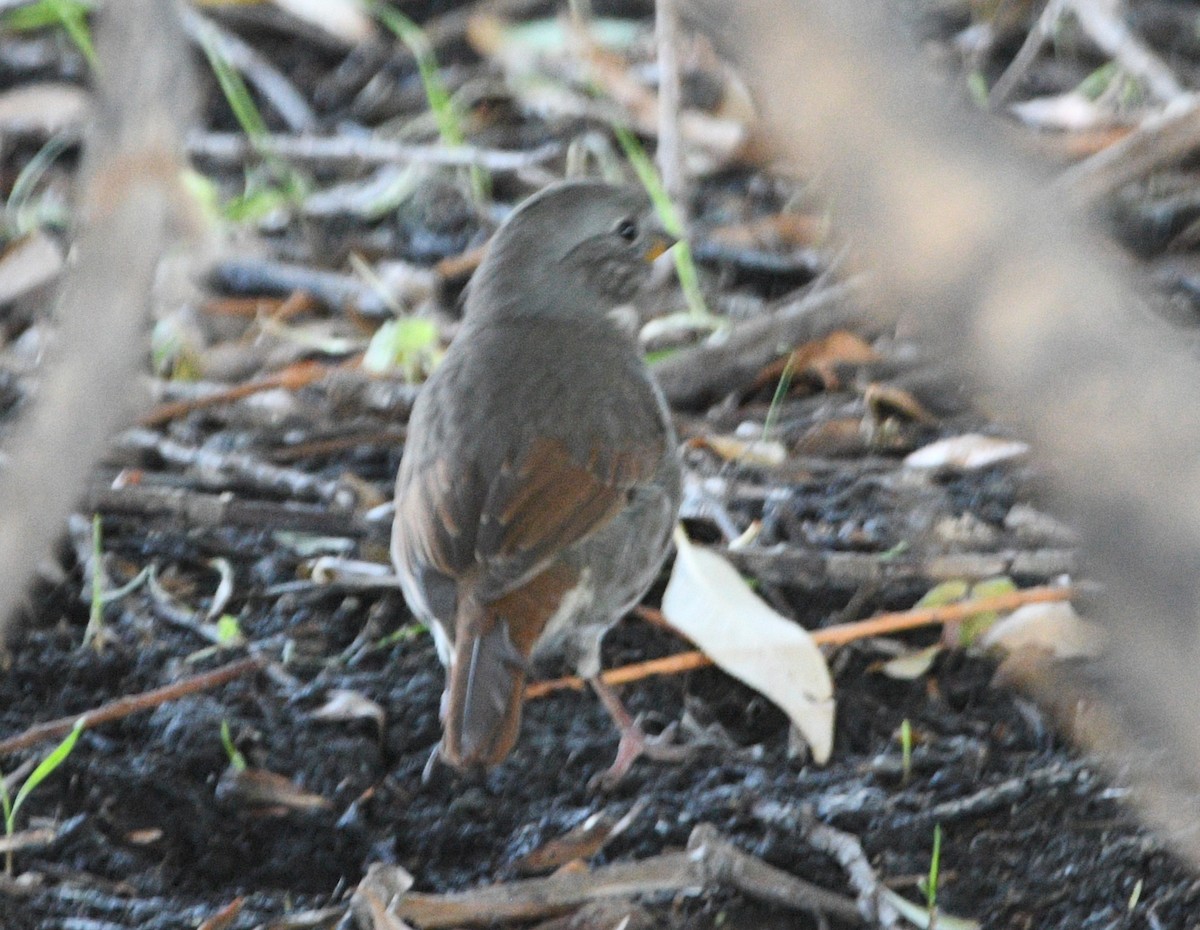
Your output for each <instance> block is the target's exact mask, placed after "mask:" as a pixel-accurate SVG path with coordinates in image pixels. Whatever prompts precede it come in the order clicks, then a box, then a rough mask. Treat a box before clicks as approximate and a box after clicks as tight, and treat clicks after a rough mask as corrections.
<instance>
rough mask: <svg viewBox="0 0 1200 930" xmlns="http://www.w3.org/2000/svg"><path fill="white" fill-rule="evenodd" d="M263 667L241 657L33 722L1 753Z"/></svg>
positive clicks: (0, 748) (2, 742) (0, 744)
mask: <svg viewBox="0 0 1200 930" xmlns="http://www.w3.org/2000/svg"><path fill="white" fill-rule="evenodd" d="M262 667H263V661H262V660H261V659H258V658H254V657H251V658H249V659H239V660H238V661H237V662H230V663H229V664H228V665H222V666H221V667H220V668H215V669H213V670H212V671H211V672H204V673H202V674H200V675H192V676H191V677H190V678H184V679H183V680H182V681H177V682H175V683H174V684H170V685H164V686H163V687H161V688H155V689H154V690H152V691H143V692H141V693H140V694H131V695H128V696H126V697H122V698H117V699H116V700H115V701H109V702H108V703H107V704H101V705H100V706H99V707H97V708H94V709H93V710H85V711H80V712H79V713H78V714H72V715H71V716H69V717H59V718H58V719H57V720H50V721H47V722H46V723H38V724H34V725H33V726H31V727H30V728H29V729H27V730H25V732H23V733H18V734H17V735H16V736H10V737H9V738H8V739H6V740H0V755H8V754H9V753H12V752H16V751H17V750H19V749H28V748H29V747H30V746H36V745H37V744H38V743H42V742H45V741H46V740H51V739H57V738H58V737H60V736H65V735H66V734H67V733H70V732H71V730H72V729H74V727H75V723H76V721H77V720H79V718H80V717H82V718H84V720H85V721H86V723H85V725H86V726H87V727H88V728H91V727H95V726H98V725H99V724H102V723H111V722H112V721H114V720H122V719H124V718H125V717H128V716H130V715H131V714H136V713H138V712H139V711H143V710H152V709H154V708H155V707H158V706H159V705H160V704H165V703H167V701H174V700H178V699H179V698H181V697H186V696H187V695H189V694H196V693H197V692H199V691H210V690H212V689H213V688H216V687H219V686H220V685H223V684H227V683H228V682H231V681H233V680H234V679H235V678H240V677H241V676H243V675H246V674H248V673H250V672H256V671H258V670H259V669H261V668H262Z"/></svg>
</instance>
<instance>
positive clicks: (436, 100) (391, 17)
mask: <svg viewBox="0 0 1200 930" xmlns="http://www.w3.org/2000/svg"><path fill="white" fill-rule="evenodd" d="M369 6H370V9H371V12H372V13H373V14H374V16H375V18H376V19H378V20H379V21H380V22H381V23H383V25H384V26H386V27H387V28H388V29H389V30H390V31H391V32H392V34H393V35H395V36H396V38H397V39H399V40H400V41H401V42H403V43H404V44H405V46H406V47H407V48H408V50H409V51H410V52H412V56H413V58H415V59H416V62H417V73H418V74H419V75H420V77H421V86H422V87H423V88H424V90H425V99H426V100H427V101H428V102H429V110H430V112H431V113H432V114H433V120H434V123H435V124H436V125H437V130H438V135H439V136H440V137H441V139H442V142H444V143H445V144H446V145H447V146H449V147H450V148H458V147H459V146H462V145H465V144H466V141H467V136H466V133H465V132H464V131H463V128H462V113H461V111H460V108H459V107H458V105H457V104H456V103H455V101H454V98H453V97H451V96H450V91H449V90H448V89H447V87H446V83H445V81H443V80H442V74H441V70H440V69H439V68H438V62H437V56H436V55H434V53H433V45H432V44H431V43H430V41H429V37H428V36H426V35H425V32H424V30H422V29H421V27H420V26H418V25H417V24H416V23H415V22H413V21H412V20H411V19H409V18H408V17H407V16H405V15H404V14H403V13H401V12H400V11H399V10H397V9H394V8H393V7H390V6H387V5H385V4H383V3H380V2H378V0H370V3H369ZM470 175H471V193H472V194H474V195H475V199H476V200H487V199H488V198H489V197H490V196H491V191H492V178H491V175H490V174H488V173H487V171H485V170H484V169H483V168H482V167H481V166H480V165H471V168H470Z"/></svg>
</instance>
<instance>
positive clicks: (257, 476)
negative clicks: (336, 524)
mask: <svg viewBox="0 0 1200 930" xmlns="http://www.w3.org/2000/svg"><path fill="white" fill-rule="evenodd" d="M113 445H114V448H115V449H117V450H119V451H123V452H128V451H136V452H150V453H154V454H155V455H158V456H160V457H161V458H162V459H163V460H164V461H166V462H168V463H170V464H171V465H175V466H178V467H182V468H189V469H192V470H193V471H194V472H195V473H196V475H197V476H198V479H199V480H198V483H199V484H200V485H201V486H203V487H205V488H206V490H212V489H213V488H226V487H228V485H230V484H231V483H235V482H236V483H238V484H243V485H247V486H249V487H252V488H254V489H256V490H259V491H262V492H266V493H269V494H279V495H281V496H286V497H289V498H297V497H298V498H308V499H309V500H318V501H323V502H325V503H330V504H332V503H336V499H337V497H338V496H339V495H340V494H342V493H344V486H343V485H342V484H341V483H340V482H338V481H336V480H329V479H321V478H317V477H315V476H313V475H310V474H309V473H308V472H304V471H300V470H299V469H295V468H286V467H283V466H280V465H272V464H271V463H270V462H264V461H262V460H261V459H258V458H256V457H255V456H253V455H247V454H246V453H244V452H218V451H216V450H215V449H211V448H206V447H197V446H186V445H184V444H183V443H180V442H175V441H174V440H173V439H168V438H167V437H166V436H163V435H162V434H160V433H156V432H154V431H153V430H148V429H131V430H126V431H125V432H124V433H122V434H121V435H120V436H118V437H117V439H116V441H115V442H114V443H113Z"/></svg>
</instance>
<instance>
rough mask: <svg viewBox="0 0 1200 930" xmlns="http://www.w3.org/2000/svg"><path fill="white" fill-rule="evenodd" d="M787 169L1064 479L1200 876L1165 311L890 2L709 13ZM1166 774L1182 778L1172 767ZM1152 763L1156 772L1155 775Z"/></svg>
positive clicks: (1186, 605)
mask: <svg viewBox="0 0 1200 930" xmlns="http://www.w3.org/2000/svg"><path fill="white" fill-rule="evenodd" d="M699 12H700V13H701V14H702V19H703V20H704V22H703V28H705V30H706V31H708V32H709V33H710V35H712V36H714V37H717V36H721V37H723V38H722V40H721V41H722V42H723V43H726V44H727V45H729V46H730V47H729V51H730V53H731V54H732V55H733V57H734V58H736V59H737V60H738V61H739V63H740V64H741V66H742V67H743V68H744V70H745V72H746V74H747V75H748V77H749V79H750V80H751V82H752V83H753V85H754V87H755V90H756V92H757V94H758V97H759V99H760V100H761V101H762V102H763V105H764V108H765V111H766V114H765V115H766V119H767V122H768V124H769V125H770V127H771V128H772V129H773V130H774V132H775V133H776V135H775V142H776V144H777V148H778V149H779V150H780V152H781V153H783V154H785V155H787V154H788V153H791V154H793V155H794V153H797V152H800V151H803V152H805V153H806V154H807V153H812V152H814V151H815V152H816V153H817V154H818V156H819V161H820V164H821V170H822V176H823V177H826V178H828V180H829V182H830V184H831V186H832V188H833V190H832V191H831V194H832V196H831V202H832V203H835V204H837V207H838V217H837V218H838V221H839V222H841V223H842V224H843V225H844V226H845V227H846V230H847V232H849V233H850V235H851V236H852V238H853V239H854V241H855V242H856V243H857V244H858V245H860V246H861V247H862V248H863V250H864V252H865V254H866V255H867V257H868V260H869V261H870V264H871V268H872V272H873V278H872V280H873V281H874V282H876V283H877V284H879V292H878V302H879V303H881V304H887V305H889V306H890V307H892V308H902V309H903V310H905V311H906V312H907V313H908V314H909V315H910V317H911V318H913V319H914V320H916V321H918V322H919V323H920V324H921V325H922V326H923V327H924V332H925V336H926V338H927V339H928V340H929V341H930V342H932V343H933V344H934V345H936V346H937V347H939V348H940V349H941V350H942V351H943V352H944V353H945V354H947V355H952V356H956V357H958V358H964V359H966V360H967V361H968V362H969V364H970V367H971V368H972V369H973V371H974V373H975V375H976V376H977V378H978V379H979V380H980V381H981V382H982V384H983V386H984V387H985V388H987V389H989V390H990V392H991V397H992V399H993V401H994V403H995V404H996V405H997V406H998V408H999V412H1000V413H1001V415H1002V416H1004V417H1006V418H1007V419H1009V420H1010V421H1011V422H1013V423H1015V424H1017V425H1019V426H1021V427H1022V428H1023V429H1024V430H1025V431H1026V432H1027V433H1028V434H1029V436H1030V437H1031V438H1033V439H1034V440H1035V441H1036V443H1037V446H1038V451H1039V454H1040V457H1041V458H1042V460H1043V464H1044V466H1045V468H1046V470H1047V471H1048V472H1049V473H1051V475H1052V476H1053V477H1054V484H1055V493H1056V495H1057V504H1058V509H1059V512H1060V513H1061V514H1063V515H1065V516H1068V517H1070V518H1071V519H1072V520H1073V521H1074V522H1075V524H1076V526H1078V528H1079V529H1080V530H1081V532H1082V533H1083V535H1084V540H1085V546H1086V549H1087V553H1088V558H1089V562H1090V564H1089V570H1090V572H1093V573H1094V574H1095V575H1096V576H1097V577H1099V578H1100V579H1101V580H1103V581H1104V582H1105V583H1106V593H1105V599H1104V604H1103V606H1102V608H1101V610H1102V617H1101V619H1103V620H1105V621H1106V622H1107V624H1108V625H1109V627H1110V628H1111V630H1112V635H1113V641H1114V643H1115V645H1114V649H1113V661H1114V672H1113V679H1114V682H1113V684H1114V690H1115V692H1116V693H1117V694H1118V695H1119V696H1121V699H1122V700H1121V703H1122V704H1123V705H1124V707H1125V708H1127V709H1132V710H1133V711H1134V712H1136V713H1137V714H1138V715H1139V717H1140V718H1141V719H1142V720H1143V721H1145V720H1150V721H1153V722H1154V724H1155V726H1154V728H1153V730H1154V732H1153V733H1149V732H1147V729H1146V728H1145V726H1144V725H1143V728H1142V732H1141V733H1139V736H1140V737H1145V738H1149V737H1150V736H1154V737H1157V738H1156V740H1155V746H1156V748H1157V749H1158V750H1159V751H1160V752H1161V753H1162V754H1164V755H1160V756H1158V757H1157V759H1156V761H1155V762H1154V763H1147V762H1145V761H1144V760H1145V759H1147V758H1149V757H1148V756H1147V755H1146V754H1145V753H1144V752H1142V753H1139V752H1136V751H1132V750H1130V751H1126V752H1124V753H1122V754H1120V755H1119V757H1118V758H1119V761H1120V763H1121V764H1122V765H1135V764H1136V763H1137V762H1138V761H1139V760H1141V766H1140V768H1141V771H1135V772H1134V774H1135V775H1136V776H1138V777H1137V778H1136V780H1135V783H1136V785H1137V786H1139V787H1141V788H1142V789H1143V790H1142V791H1141V797H1142V800H1143V801H1144V802H1146V803H1147V805H1148V808H1149V809H1150V810H1151V812H1152V813H1154V814H1156V815H1157V819H1158V820H1159V822H1160V824H1162V825H1164V826H1165V827H1166V828H1167V829H1166V832H1167V835H1168V836H1169V837H1170V838H1171V839H1173V840H1174V841H1175V842H1176V843H1177V844H1179V845H1180V846H1181V847H1182V848H1183V849H1185V850H1186V851H1187V852H1188V853H1190V855H1191V856H1192V858H1193V861H1200V830H1198V828H1200V792H1198V791H1197V790H1196V788H1197V782H1196V777H1197V776H1196V775H1195V774H1194V773H1197V772H1200V723H1198V722H1197V719H1196V715H1195V708H1196V707H1197V706H1200V675H1198V674H1197V672H1196V669H1197V667H1200V636H1198V635H1197V634H1198V633H1200V627H1198V625H1197V613H1196V605H1197V604H1198V603H1200V417H1197V416H1195V415H1194V413H1193V411H1194V409H1195V405H1194V384H1195V381H1196V378H1197V374H1198V366H1197V361H1196V359H1195V358H1194V356H1193V354H1192V353H1191V352H1190V351H1187V349H1186V344H1185V341H1184V340H1182V339H1180V335H1179V333H1177V332H1172V331H1169V330H1168V327H1167V325H1166V324H1165V323H1164V322H1162V321H1161V320H1159V319H1157V318H1155V317H1153V316H1152V315H1150V314H1147V313H1144V312H1141V311H1142V305H1141V302H1140V300H1139V298H1138V297H1137V295H1136V294H1135V293H1134V291H1133V289H1132V287H1131V285H1130V277H1131V276H1130V274H1129V273H1128V272H1127V271H1126V270H1125V269H1122V268H1121V267H1119V263H1118V261H1117V260H1116V259H1115V258H1114V253H1113V250H1112V249H1111V247H1106V246H1104V245H1102V244H1101V243H1100V241H1099V240H1098V239H1097V238H1096V237H1095V236H1094V235H1093V234H1091V233H1090V232H1089V231H1088V230H1087V228H1086V224H1085V223H1084V222H1083V221H1082V220H1081V218H1080V217H1078V216H1071V215H1069V211H1068V210H1067V209H1066V202H1065V198H1064V197H1062V196H1061V194H1060V195H1059V196H1057V197H1055V196H1053V195H1052V194H1051V193H1050V191H1051V188H1050V179H1049V178H1048V177H1045V176H1044V172H1039V171H1038V170H1037V169H1035V168H1034V167H1032V166H1031V165H1029V164H1025V163H1022V162H1021V161H1019V160H1018V159H1017V157H1016V156H1015V155H1013V156H1011V157H1005V154H1004V153H1005V152H1006V148H1005V143H1004V140H1003V139H1002V138H1000V137H999V136H998V134H997V133H996V132H995V131H994V128H993V127H989V126H988V125H987V124H986V123H985V122H984V119H983V117H982V116H981V115H980V114H979V113H976V112H971V111H968V110H967V109H966V107H965V106H964V107H963V108H962V109H961V110H960V111H955V112H947V108H946V105H945V101H944V99H943V98H944V86H939V89H938V90H937V91H935V90H934V89H933V87H932V86H931V85H930V84H928V83H927V82H926V76H925V75H923V74H921V73H920V71H919V70H918V69H919V64H918V63H919V62H921V61H922V58H921V56H920V55H919V54H918V53H917V51H916V49H915V47H912V46H910V45H906V44H905V43H904V42H902V41H899V40H898V37H899V36H901V35H902V34H903V28H902V27H901V26H900V24H898V23H896V22H893V21H892V15H893V14H892V13H889V12H888V11H887V10H885V8H884V5H883V4H880V3H870V2H869V3H839V2H836V0H824V2H822V0H811V2H796V3H785V2H772V3H762V4H755V5H753V6H752V7H743V6H740V5H739V6H738V7H737V9H736V11H734V12H736V15H732V12H731V9H730V8H725V7H724V6H723V5H721V4H718V3H716V2H715V0H710V2H707V3H703V4H700V5H699ZM1164 758H1170V759H1171V760H1173V762H1174V764H1173V765H1165V764H1162V760H1163V759H1164ZM1151 766H1153V771H1151Z"/></svg>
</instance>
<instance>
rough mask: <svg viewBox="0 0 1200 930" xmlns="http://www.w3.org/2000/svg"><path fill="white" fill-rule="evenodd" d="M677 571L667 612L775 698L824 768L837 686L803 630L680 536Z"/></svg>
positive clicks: (739, 675) (719, 660) (717, 659)
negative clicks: (834, 689)
mask: <svg viewBox="0 0 1200 930" xmlns="http://www.w3.org/2000/svg"><path fill="white" fill-rule="evenodd" d="M675 545H676V548H677V550H678V553H677V555H676V557H675V569H674V571H672V573H671V580H670V582H669V583H668V584H667V590H666V593H665V594H664V595H663V601H662V612H663V615H664V616H665V617H666V618H667V620H668V621H669V622H670V624H671V626H673V627H674V628H675V629H676V630H678V631H679V632H680V633H682V634H683V635H684V636H686V637H687V638H688V639H690V640H691V641H692V642H694V643H695V644H696V646H697V647H698V648H700V649H701V650H702V651H703V652H704V654H705V655H707V656H708V657H709V658H710V659H712V660H713V662H714V663H715V664H716V665H717V666H718V667H719V668H721V669H722V670H724V671H725V672H727V673H728V674H730V675H732V676H733V677H734V678H736V679H738V680H739V681H741V682H743V683H745V684H747V685H749V686H750V687H751V688H754V689H755V690H756V691H758V692H759V693H760V694H762V695H764V696H765V697H767V698H769V699H770V700H771V701H773V702H774V703H775V704H776V705H777V706H778V707H780V708H781V709H782V710H783V711H784V713H786V714H787V715H788V717H789V718H790V719H791V721H792V723H794V724H795V725H796V727H797V728H798V729H799V730H800V732H801V733H802V734H803V735H804V738H805V739H806V740H808V744H809V746H811V747H812V753H813V759H814V760H815V761H816V762H818V763H820V764H824V763H825V762H827V761H828V760H829V754H830V752H831V751H832V749H833V716H834V700H833V681H832V679H831V678H830V675H829V667H828V666H827V665H826V663H825V657H824V656H823V655H822V654H821V650H820V649H819V648H818V647H817V645H816V643H814V642H813V640H812V637H811V636H809V635H808V632H807V631H806V630H805V629H804V628H803V627H801V626H800V625H799V624H797V623H794V622H792V621H791V620H788V619H787V618H785V617H783V616H781V615H780V614H778V613H776V612H775V611H774V610H772V609H771V608H770V607H768V606H767V605H766V604H765V603H764V602H763V601H762V600H761V599H760V598H759V597H758V595H756V594H755V593H754V592H753V591H751V590H750V588H749V586H748V585H747V584H746V582H745V581H744V580H743V579H742V576H741V575H739V574H738V572H737V569H735V568H734V567H733V566H732V565H730V564H729V562H727V561H726V560H725V559H723V558H722V557H721V556H719V555H717V554H716V553H714V552H711V551H709V550H707V549H701V548H698V547H696V546H694V545H692V543H691V542H690V541H689V540H688V538H687V536H686V535H685V534H684V533H683V531H682V530H678V529H677V530H676V532H675Z"/></svg>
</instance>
